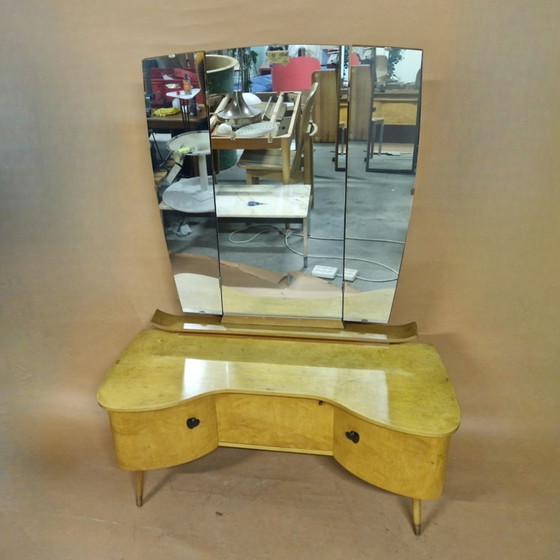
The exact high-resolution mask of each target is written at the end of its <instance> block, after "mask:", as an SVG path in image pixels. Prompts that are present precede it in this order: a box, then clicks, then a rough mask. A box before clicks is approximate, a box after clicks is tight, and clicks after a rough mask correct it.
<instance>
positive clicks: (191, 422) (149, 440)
mask: <svg viewBox="0 0 560 560" xmlns="http://www.w3.org/2000/svg"><path fill="white" fill-rule="evenodd" d="M109 417H110V420H111V428H112V430H113V439H114V444H115V451H116V454H117V461H118V463H119V466H120V467H121V468H123V469H128V470H138V471H140V470H150V469H161V468H164V467H171V466H174V465H180V464H182V463H188V462H189V461H193V460H194V459H198V458H199V457H202V455H206V454H207V453H209V452H210V451H212V450H213V449H216V447H217V446H218V436H217V433H218V432H217V425H216V411H215V405H214V397H212V396H211V397H203V398H200V399H196V400H194V401H189V402H187V403H183V404H181V405H179V406H175V407H172V408H168V409H162V410H154V411H149V412H110V413H109Z"/></svg>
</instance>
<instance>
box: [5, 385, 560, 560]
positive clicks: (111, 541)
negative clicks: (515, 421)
mask: <svg viewBox="0 0 560 560" xmlns="http://www.w3.org/2000/svg"><path fill="white" fill-rule="evenodd" d="M82 383H83V382H82ZM88 383H89V382H88ZM90 389H91V392H90V393H86V392H83V393H81V394H83V395H85V394H87V395H88V398H87V400H82V401H81V402H80V401H79V399H77V398H76V395H77V394H80V393H74V394H71V391H69V392H68V393H67V394H64V393H63V392H62V391H59V392H58V394H57V396H56V397H54V396H53V398H51V399H47V400H48V401H49V402H46V403H43V404H41V403H36V404H35V405H34V406H29V405H28V406H27V407H23V406H21V404H20V415H19V420H20V422H19V425H18V426H17V430H16V429H15V426H13V425H12V424H13V422H14V421H15V420H8V421H7V422H6V423H5V426H4V427H5V428H8V430H9V433H10V434H12V435H13V436H16V435H17V440H11V441H10V440H8V441H10V443H9V444H6V445H5V446H4V448H3V450H2V463H3V469H2V478H1V479H0V486H1V488H2V502H3V506H2V510H1V512H0V520H1V521H0V551H1V552H2V558H6V559H18V560H19V559H21V560H35V559H37V560H51V559H56V560H76V559H80V560H153V559H155V558H158V559H159V558H162V559H166V560H179V559H181V560H183V559H189V560H218V559H219V560H245V559H258V560H264V559H266V560H291V559H302V560H303V559H305V560H308V559H309V560H311V559H321V560H348V559H351V560H362V559H363V560H366V559H367V560H371V559H379V560H397V559H403V560H405V559H406V560H408V559H412V558H414V559H417V558H420V559H429V558H431V559H438V560H439V559H446V560H448V559H449V560H473V559H493V558H507V559H508V560H522V559H526V558H531V560H552V559H554V558H557V557H558V556H557V553H558V549H557V548H555V543H556V546H557V545H558V544H559V543H558V534H557V527H556V525H557V523H556V521H555V520H557V519H558V509H557V505H556V503H555V502H554V500H553V499H552V495H553V494H554V490H553V488H552V487H550V488H549V490H550V493H549V494H548V495H541V494H539V490H538V485H536V484H535V481H534V480H533V479H532V478H531V477H526V478H525V481H524V483H522V484H516V485H515V486H514V485H513V484H512V482H513V480H514V479H515V478H513V479H512V473H511V472H510V471H509V469H510V468H511V467H512V463H513V464H515V463H518V457H520V456H521V454H522V453H528V452H529V451H530V449H529V447H528V446H523V445H520V446H518V447H519V448H518V449H517V450H515V451H512V450H509V451H506V450H505V448H504V445H503V442H502V445H501V446H500V445H497V446H494V445H493V441H492V436H491V435H490V434H488V433H486V434H480V433H476V431H473V426H472V425H471V426H465V427H464V428H462V429H461V430H460V431H459V432H458V433H457V434H456V436H455V437H454V439H453V440H452V446H451V451H450V459H449V466H448V478H447V485H446V489H445V491H444V495H443V496H442V497H441V498H439V499H438V500H435V501H426V502H424V506H423V507H424V529H423V533H422V535H421V536H415V535H414V534H413V531H412V527H411V522H410V513H409V503H408V500H407V499H405V498H402V497H399V496H396V495H392V494H389V493H387V492H384V491H382V490H379V489H377V488H375V487H373V486H369V485H368V484H366V483H364V482H362V481H360V480H359V479H357V478H355V477H353V476H352V475H350V474H349V473H347V472H346V471H345V470H344V469H342V468H341V467H339V466H338V465H337V463H336V462H335V461H334V460H333V459H332V458H331V457H325V456H311V455H296V454H291V453H285V454H282V453H278V452H265V451H252V450H241V449H226V448H223V449H218V450H216V451H215V452H213V453H211V454H210V455H207V456H206V457H204V458H202V459H199V460H198V461H195V462H193V463H190V464H188V465H184V466H178V467H175V468H171V469H163V470H160V471H152V472H149V473H147V474H146V482H145V497H146V500H145V503H144V505H143V506H142V507H141V508H138V507H136V505H135V500H134V488H133V479H132V476H131V474H130V473H127V472H125V471H122V470H120V469H118V467H117V466H116V465H115V461H114V456H113V450H112V444H111V440H110V429H109V425H108V422H107V418H106V414H105V412H104V411H102V410H101V409H99V407H97V406H96V404H95V401H94V398H92V395H93V394H94V387H91V388H90ZM13 398H15V399H17V396H16V395H13ZM23 413H25V416H24V414H23ZM12 418H13V417H12ZM39 424H40V425H41V427H40V428H39ZM504 456H507V457H508V459H507V460H506V461H503V460H502V458H503V457H504Z"/></svg>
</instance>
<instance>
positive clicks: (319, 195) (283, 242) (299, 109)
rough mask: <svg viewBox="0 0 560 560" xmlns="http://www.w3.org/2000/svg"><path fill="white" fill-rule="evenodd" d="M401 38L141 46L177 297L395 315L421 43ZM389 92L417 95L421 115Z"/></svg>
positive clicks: (265, 310) (382, 318) (247, 311)
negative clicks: (188, 48) (175, 48)
mask: <svg viewBox="0 0 560 560" xmlns="http://www.w3.org/2000/svg"><path fill="white" fill-rule="evenodd" d="M393 51H398V53H397V54H398V55H399V56H394V55H392V56H391V61H390V63H388V64H387V63H385V60H389V57H388V56H387V54H386V53H387V52H389V51H388V50H387V49H385V48H380V47H358V46H352V47H349V46H336V45H263V46H256V47H255V46H253V47H243V48H237V47H236V48H233V49H227V50H221V51H212V52H206V53H202V52H198V53H187V54H173V55H169V56H161V57H156V58H151V59H146V60H144V61H143V64H142V65H143V73H144V85H145V88H144V89H145V99H146V116H147V127H148V138H149V145H150V149H151V154H152V163H153V168H154V178H155V184H156V188H157V190H158V196H159V201H160V209H161V211H162V222H163V225H164V229H165V236H166V240H167V245H168V249H169V252H170V257H171V263H172V268H173V273H174V276H175V281H176V284H177V289H178V293H179V297H180V301H181V305H182V308H183V310H184V311H186V312H203V313H212V314H225V315H228V316H233V315H268V316H279V317H283V316H284V317H285V316H287V317H315V318H319V319H321V318H326V319H338V320H341V319H342V320H345V321H360V322H386V321H387V320H388V318H389V314H390V309H391V304H392V298H393V294H394V289H395V286H396V282H397V279H398V271H399V267H400V262H401V259H402V253H403V249H404V241H405V237H406V230H407V226H408V219H409V214H410V207H411V202H412V193H413V187H414V184H413V179H414V171H415V165H416V159H417V146H418V130H419V115H420V78H419V77H418V79H415V81H414V83H413V84H410V83H408V82H406V81H405V80H408V77H409V75H410V74H411V72H412V71H413V70H411V69H410V67H411V66H412V65H414V64H416V66H417V70H416V72H417V74H418V76H420V69H421V52H420V51H409V50H404V49H393ZM418 55H419V56H418ZM384 57H385V58H384ZM387 69H390V70H391V72H388V70H387ZM412 86H418V87H417V88H416V89H414V88H413V87H412ZM382 90H383V91H382ZM409 90H410V91H409ZM395 91H396V92H397V93H395ZM387 92H389V93H387ZM399 95H400V97H399ZM403 95H406V96H408V97H406V102H403V101H402V99H405V98H403V97H402V96H403ZM391 96H392V97H391ZM388 99H389V100H392V101H394V103H391V102H390V101H388ZM392 105H397V106H398V107H401V106H402V107H404V106H405V105H406V107H407V110H408V109H410V107H412V106H414V108H415V109H414V110H415V111H416V112H415V113H414V114H415V119H416V120H415V121H414V124H412V125H410V123H409V121H410V118H411V117H410V115H411V114H412V112H411V111H410V110H408V112H407V113H406V115H407V116H406V118H407V119H408V120H406V122H400V121H398V120H395V118H394V117H393V113H392V112H391V110H392ZM393 109H394V108H393ZM379 119H382V121H383V126H381V125H380V124H379V123H381V121H380V120H379ZM372 123H374V125H375V126H373V125H372ZM405 128H406V130H405ZM411 138H412V139H413V141H412V142H409V140H410V139H411ZM410 145H412V150H411V151H410V152H409V148H410ZM395 146H396V147H395ZM397 153H399V156H397V155H396V154H397ZM409 153H410V154H411V155H410V157H408V155H407V156H404V157H401V155H403V154H409ZM385 159H389V160H390V161H391V165H388V164H386V163H385ZM396 161H398V162H399V164H398V165H396V164H395V163H393V162H396ZM371 171H375V173H371ZM343 271H345V272H344V277H343Z"/></svg>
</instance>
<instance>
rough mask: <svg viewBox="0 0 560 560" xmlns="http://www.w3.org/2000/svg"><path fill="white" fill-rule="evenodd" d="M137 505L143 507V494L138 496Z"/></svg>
mask: <svg viewBox="0 0 560 560" xmlns="http://www.w3.org/2000/svg"><path fill="white" fill-rule="evenodd" d="M136 505H137V506H138V507H142V496H136Z"/></svg>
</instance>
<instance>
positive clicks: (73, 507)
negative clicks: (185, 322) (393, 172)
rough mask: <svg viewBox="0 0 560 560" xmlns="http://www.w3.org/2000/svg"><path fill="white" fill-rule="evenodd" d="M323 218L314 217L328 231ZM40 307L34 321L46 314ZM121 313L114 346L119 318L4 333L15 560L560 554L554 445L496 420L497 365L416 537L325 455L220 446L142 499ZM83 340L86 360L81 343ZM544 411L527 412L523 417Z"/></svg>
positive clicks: (4, 530)
mask: <svg viewBox="0 0 560 560" xmlns="http://www.w3.org/2000/svg"><path fill="white" fill-rule="evenodd" d="M318 157H319V156H318ZM324 157H325V158H326V159H327V161H328V158H329V157H330V154H324ZM388 179H389V178H388ZM390 179H391V180H392V181H399V180H402V181H403V184H402V185H401V187H400V190H402V191H403V200H404V199H405V195H406V191H407V189H408V188H409V185H405V184H404V181H405V179H408V180H409V179H410V178H407V177H406V176H402V177H398V176H392V177H391V178H390ZM318 188H321V187H320V186H319V187H318ZM389 188H392V187H389ZM394 188H395V189H397V187H396V186H395V187H394ZM408 196H409V197H410V193H409V194H408ZM318 205H319V202H318ZM320 226H322V223H321V220H318V221H314V224H313V230H314V233H315V230H318V229H319V227H320ZM325 229H327V230H328V229H329V228H325ZM401 233H403V232H401ZM6 303H8V302H6ZM46 309H49V308H48V307H47V308H46ZM41 313H42V311H39V312H35V314H31V319H29V321H38V320H43V318H42V315H41ZM16 315H17V314H16ZM67 315H68V314H67ZM37 316H38V317H39V318H37ZM117 316H118V313H117V312H115V313H114V314H113V317H112V318H109V319H108V320H109V324H110V329H109V332H111V333H113V331H115V330H116V331H119V328H121V331H119V332H120V338H119V337H117V338H118V340H115V341H114V342H112V340H113V337H114V335H113V334H112V335H111V339H108V336H107V329H106V328H105V322H104V321H99V320H98V321H90V314H89V313H87V314H86V318H81V317H79V318H76V319H75V320H74V321H73V322H70V321H69V320H68V319H66V320H65V322H64V323H63V324H62V325H60V323H57V328H58V330H56V329H55V330H54V332H55V333H56V332H62V331H64V332H65V333H66V336H65V338H64V342H61V340H60V339H58V338H56V337H53V336H52V334H51V333H50V332H48V333H46V334H45V335H44V337H43V338H41V339H40V340H39V344H38V345H35V346H33V345H32V343H33V342H34V340H33V339H29V340H28V339H27V338H26V336H27V334H26V332H24V330H21V331H17V330H15V329H14V332H17V333H19V334H17V335H14V336H12V337H11V338H9V339H8V342H6V345H5V347H6V348H5V349H6V350H7V352H6V355H3V356H2V360H3V361H2V365H3V366H5V368H4V369H5V372H6V374H5V375H4V377H3V385H2V391H1V392H0V401H1V406H0V420H1V422H0V436H1V437H0V440H1V444H0V445H1V447H0V493H1V496H2V508H1V509H0V557H1V558H6V559H10V560H11V559H14V560H16V559H17V560H20V559H21V560H154V559H165V560H185V559H187V560H247V559H250V560H253V559H255V560H294V559H297V560H300V559H301V560H314V559H317V560H366V559H367V560H372V559H378V560H410V559H415V560H417V559H418V560H428V559H434V560H479V559H480V560H490V559H494V558H506V559H508V560H526V559H528V558H530V559H531V560H554V559H556V558H558V556H559V554H558V551H559V550H560V538H559V535H560V533H559V531H558V513H559V509H558V488H559V484H558V483H559V474H558V469H557V464H556V463H555V453H554V452H553V451H551V450H552V449H553V445H552V442H553V441H554V440H552V438H551V437H550V435H551V434H549V433H545V434H539V433H531V434H530V436H527V435H526V432H527V431H528V430H520V428H519V426H517V425H510V424H507V423H504V422H502V421H500V420H498V421H494V422H491V421H489V418H490V419H495V418H496V416H495V415H494V412H493V410H492V411H490V412H489V411H488V410H487V408H490V405H489V404H488V403H489V402H490V401H491V400H492V398H491V397H483V395H482V393H483V392H484V391H486V385H487V384H488V379H487V377H486V375H487V374H486V373H480V372H477V371H476V370H473V374H472V375H470V376H463V377H462V378H456V379H455V380H454V382H455V386H456V388H457V389H458V392H459V394H460V402H462V403H463V405H464V406H465V412H466V414H465V416H464V419H463V423H462V425H461V428H460V429H459V431H458V432H457V433H456V434H455V435H454V436H453V438H452V441H451V448H450V453H449V462H448V472H447V480H446V486H445V489H444V493H443V496H441V497H440V498H439V499H437V500H434V501H426V502H424V505H423V511H424V524H423V533H422V535H421V536H415V535H414V534H413V531H412V527H411V520H410V511H409V503H408V500H407V499H405V498H402V497H399V496H396V495H392V494H389V493H387V492H385V491H382V490H380V489H377V488H375V487H373V486H370V485H368V484H366V483H364V482H362V481H360V480H359V479H357V478H355V477H353V476H352V475H350V474H349V473H348V472H346V471H345V470H344V469H342V468H341V467H339V466H338V464H337V463H336V462H335V461H334V460H333V459H332V458H331V457H326V456H312V455H295V454H290V453H285V454H282V453H278V452H264V451H253V450H242V449H225V448H224V449H218V450H216V451H215V452H213V453H211V454H210V455H208V456H206V457H204V458H201V459H199V460H197V461H195V462H193V463H190V464H188V465H183V466H178V467H175V468H170V469H163V470H160V471H153V472H149V473H147V474H146V482H145V497H146V499H145V504H144V506H143V507H141V508H138V507H136V505H135V500H134V485H133V478H132V475H131V474H130V473H128V472H125V471H122V470H120V469H119V468H118V467H117V465H116V463H115V457H114V452H113V448H112V442H111V435H110V428H109V423H108V419H107V414H106V413H105V411H103V410H102V409H101V408H100V407H99V406H98V405H97V403H96V401H95V392H96V389H97V386H98V385H99V383H100V382H101V378H102V375H103V371H104V368H105V367H108V365H107V364H109V363H110V361H111V359H112V358H111V356H113V355H114V356H115V357H116V356H117V355H118V353H119V352H120V351H121V350H122V347H121V342H120V340H121V339H124V338H126V337H127V336H129V334H130V333H129V330H128V327H127V328H126V329H125V330H126V333H125V335H123V333H122V330H123V329H124V327H122V326H121V325H120V323H118V322H117V321H118V317H117ZM94 317H95V314H94ZM86 319H87V321H86ZM51 320H52V317H50V316H49V321H51ZM105 320H107V318H105ZM43 322H44V324H45V325H46V324H48V321H47V320H46V319H45V320H43ZM55 324H56V321H55ZM17 326H18V325H17V324H16V325H15V327H17ZM77 333H80V334H79V336H78V334H77ZM76 340H78V341H79V342H80V344H76V347H77V348H79V349H80V353H79V355H78V353H77V352H74V351H72V350H73V348H74V343H75V341H76ZM85 340H88V341H91V343H90V344H85V342H84V341H85ZM99 344H102V345H103V347H102V349H101V350H100V349H99V347H98V346H99ZM460 358H461V359H462V357H460ZM464 360H465V361H466V363H467V364H469V363H470V362H469V358H468V356H465V357H464ZM506 380H507V372H504V384H507V385H508V393H507V395H508V396H510V397H513V396H515V399H513V400H514V402H525V401H526V402H531V399H532V398H536V397H533V396H532V395H531V394H530V393H531V391H529V394H528V393H527V387H528V386H527V385H526V384H519V386H516V385H515V383H508V381H506ZM551 398H553V397H551ZM481 400H482V401H483V402H482V403H481ZM536 402H538V401H537V400H535V403H536ZM492 406H494V404H493V405H492ZM502 406H507V404H506V405H504V404H503V403H502ZM535 406H536V405H535ZM551 406H552V405H551ZM498 408H499V407H498ZM534 410H536V408H531V407H530V406H527V409H525V410H524V409H521V410H519V411H516V412H515V415H517V416H519V423H520V424H525V423H526V422H528V420H527V419H526V418H525V417H524V415H525V416H526V415H527V414H529V413H532V412H533V411H534ZM551 410H552V409H551ZM512 414H513V413H512ZM497 418H499V415H498V416H497ZM555 443H557V440H556V441H555Z"/></svg>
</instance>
